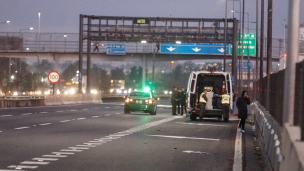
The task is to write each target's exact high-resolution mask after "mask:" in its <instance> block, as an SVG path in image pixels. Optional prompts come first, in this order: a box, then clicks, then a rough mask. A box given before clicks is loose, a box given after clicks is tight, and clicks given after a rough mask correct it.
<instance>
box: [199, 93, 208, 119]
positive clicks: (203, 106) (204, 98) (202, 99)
mask: <svg viewBox="0 0 304 171" xmlns="http://www.w3.org/2000/svg"><path fill="white" fill-rule="evenodd" d="M207 101H208V98H207V90H206V89H204V90H203V92H202V94H201V95H200V99H199V104H200V113H199V117H200V121H202V120H203V117H204V115H205V110H206V104H207Z"/></svg>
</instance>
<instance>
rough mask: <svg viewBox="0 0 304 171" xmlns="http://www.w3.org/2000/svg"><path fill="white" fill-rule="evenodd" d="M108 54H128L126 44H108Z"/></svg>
mask: <svg viewBox="0 0 304 171" xmlns="http://www.w3.org/2000/svg"><path fill="white" fill-rule="evenodd" d="M107 55H126V45H124V44H107Z"/></svg>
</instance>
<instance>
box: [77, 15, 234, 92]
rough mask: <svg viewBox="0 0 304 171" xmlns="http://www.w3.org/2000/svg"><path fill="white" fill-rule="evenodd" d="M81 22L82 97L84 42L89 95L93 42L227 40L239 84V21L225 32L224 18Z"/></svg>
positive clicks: (82, 17) (84, 17) (89, 17)
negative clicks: (84, 45)
mask: <svg viewBox="0 0 304 171" xmlns="http://www.w3.org/2000/svg"><path fill="white" fill-rule="evenodd" d="M79 21H80V23H79V87H78V92H79V93H82V78H81V76H82V73H83V68H82V65H83V41H84V40H86V41H87V53H88V54H87V58H88V59H87V89H86V92H90V65H91V60H90V58H91V55H90V54H91V41H113V42H141V41H143V40H145V41H146V42H150V43H160V42H173V43H175V42H176V41H180V42H182V43H224V42H225V39H226V43H227V44H232V46H233V53H232V54H233V60H232V68H233V70H232V75H234V76H235V82H236V75H237V74H236V72H237V69H236V66H237V63H236V61H237V53H238V49H237V47H238V33H237V32H238V28H237V27H238V21H237V20H236V19H227V27H226V28H225V26H224V25H225V18H222V19H216V18H165V17H125V16H94V15H83V14H80V20H79ZM225 30H226V32H225ZM225 35H226V36H225ZM225 50H226V49H225ZM154 55H155V54H154ZM225 56H226V55H225ZM224 58H225V57H224ZM153 62H154V60H153ZM153 81H154V80H153Z"/></svg>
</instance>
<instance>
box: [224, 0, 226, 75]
mask: <svg viewBox="0 0 304 171" xmlns="http://www.w3.org/2000/svg"><path fill="white" fill-rule="evenodd" d="M224 27H225V29H224V35H225V38H224V43H225V44H224V48H225V50H224V72H226V46H227V44H226V43H227V0H226V8H225V26H224Z"/></svg>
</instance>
